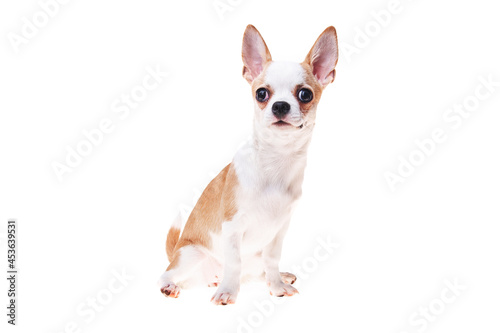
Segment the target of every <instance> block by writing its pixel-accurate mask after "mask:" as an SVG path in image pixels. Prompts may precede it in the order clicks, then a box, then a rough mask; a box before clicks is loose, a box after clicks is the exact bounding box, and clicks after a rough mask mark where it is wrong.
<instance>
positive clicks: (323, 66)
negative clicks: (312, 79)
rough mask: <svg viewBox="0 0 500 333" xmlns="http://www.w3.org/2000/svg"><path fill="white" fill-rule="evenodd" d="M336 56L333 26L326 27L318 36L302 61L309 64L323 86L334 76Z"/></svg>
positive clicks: (331, 80)
mask: <svg viewBox="0 0 500 333" xmlns="http://www.w3.org/2000/svg"><path fill="white" fill-rule="evenodd" d="M338 58H339V51H338V44H337V32H336V31H335V28H334V27H328V28H327V29H326V30H325V31H323V33H322V34H321V35H320V36H319V37H318V39H317V40H316V43H314V46H313V47H312V49H311V51H309V54H308V55H307V57H306V59H305V60H304V63H306V64H309V65H310V66H311V68H312V71H313V74H314V76H316V78H317V79H318V81H319V83H320V84H321V85H322V86H323V88H324V87H326V86H327V85H328V84H329V83H331V82H333V79H334V78H335V65H337V60H338Z"/></svg>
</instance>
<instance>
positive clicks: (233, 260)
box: [212, 221, 243, 305]
mask: <svg viewBox="0 0 500 333" xmlns="http://www.w3.org/2000/svg"><path fill="white" fill-rule="evenodd" d="M238 227H239V225H238V224H237V222H236V221H231V222H225V223H224V224H223V225H222V242H223V250H224V276H223V278H222V282H221V283H220V285H219V288H217V291H216V292H215V294H214V296H212V302H213V303H214V304H215V305H227V304H234V303H235V302H236V297H237V296H238V292H239V291H240V277H241V254H240V248H241V240H242V235H243V234H242V232H241V231H240V230H238Z"/></svg>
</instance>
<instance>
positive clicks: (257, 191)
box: [158, 25, 338, 305]
mask: <svg viewBox="0 0 500 333" xmlns="http://www.w3.org/2000/svg"><path fill="white" fill-rule="evenodd" d="M242 56H243V64H244V67H243V77H244V78H245V79H246V80H247V81H248V83H250V85H251V88H252V95H253V98H254V104H255V107H254V112H255V115H254V122H253V136H252V138H251V140H250V141H249V142H248V143H247V144H246V145H245V146H243V147H242V148H241V149H239V150H238V152H237V153H236V155H235V157H234V159H233V161H232V162H231V163H230V164H229V165H227V166H226V167H225V168H224V169H223V170H222V171H221V172H220V173H219V174H218V175H217V176H216V177H215V178H214V179H213V180H212V181H211V182H210V183H209V184H208V186H207V187H206V189H205V190H204V191H203V193H202V195H201V197H200V199H199V200H198V202H197V203H196V205H195V207H194V209H193V211H192V212H191V215H190V216H189V218H188V221H187V222H186V225H185V227H184V230H183V231H182V235H181V228H182V221H181V219H180V218H178V219H177V221H176V222H174V224H173V225H172V227H171V228H170V230H169V232H168V236H167V243H166V248H167V255H168V259H169V261H170V265H169V266H168V268H167V270H166V272H164V273H163V275H162V276H161V277H160V280H159V282H158V284H159V286H160V289H161V292H162V293H163V294H164V295H165V296H167V297H173V298H177V297H178V296H179V292H180V288H181V287H182V288H186V287H188V286H193V285H199V284H201V285H205V286H207V285H208V286H213V287H218V288H217V291H216V292H215V294H214V295H213V297H212V302H213V303H214V304H216V305H227V304H233V303H234V302H235V301H236V297H237V295H238V292H239V290H240V283H241V281H244V280H245V279H246V278H247V277H262V278H264V279H265V281H266V282H267V285H268V286H269V289H270V292H271V295H274V296H279V297H281V296H292V295H294V294H296V293H297V289H295V288H294V287H293V286H292V285H291V284H292V283H293V282H295V280H296V277H295V276H294V275H293V274H290V273H282V272H280V271H279V260H280V256H281V248H282V244H283V238H284V237H285V233H286V231H287V229H288V225H289V222H290V218H291V215H292V210H293V208H294V207H295V205H296V203H297V200H298V199H299V198H300V196H301V193H302V180H303V178H304V169H305V167H306V158H307V156H306V155H307V148H308V146H309V142H310V141H311V136H312V132H313V127H314V124H315V118H316V108H317V106H318V103H319V100H320V98H321V94H322V92H323V89H324V88H325V87H326V86H327V85H328V84H329V83H331V82H332V81H333V80H334V78H335V65H336V64H337V58H338V46H337V34H336V31H335V28H334V27H329V28H327V29H326V30H325V31H324V32H323V33H322V34H321V35H320V36H319V38H318V39H317V40H316V43H315V44H314V46H313V47H312V49H311V51H310V52H309V54H308V55H307V57H306V58H305V60H304V61H303V62H302V63H290V62H278V61H273V60H272V58H271V54H270V53H269V50H268V48H267V45H266V43H265V42H264V39H263V38H262V36H261V35H260V33H259V32H258V31H257V29H256V28H255V27H254V26H252V25H249V26H248V27H247V28H246V30H245V34H244V36H243V50H242Z"/></svg>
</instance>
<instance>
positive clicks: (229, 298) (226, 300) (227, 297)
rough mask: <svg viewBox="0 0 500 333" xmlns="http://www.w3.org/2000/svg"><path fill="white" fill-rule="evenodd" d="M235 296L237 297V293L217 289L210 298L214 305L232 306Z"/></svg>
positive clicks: (225, 289)
mask: <svg viewBox="0 0 500 333" xmlns="http://www.w3.org/2000/svg"><path fill="white" fill-rule="evenodd" d="M236 296H238V291H234V290H230V289H227V288H221V287H219V288H218V289H217V291H216V292H215V294H214V295H213V296H212V299H211V302H212V303H214V304H215V305H228V304H234V303H235V302H236Z"/></svg>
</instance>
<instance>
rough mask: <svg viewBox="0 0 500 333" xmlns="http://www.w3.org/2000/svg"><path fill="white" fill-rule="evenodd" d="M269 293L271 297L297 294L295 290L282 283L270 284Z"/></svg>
mask: <svg viewBox="0 0 500 333" xmlns="http://www.w3.org/2000/svg"><path fill="white" fill-rule="evenodd" d="M269 291H270V292H271V295H273V296H277V297H283V296H293V295H295V294H298V293H299V292H298V290H297V289H295V288H294V287H292V286H291V285H289V284H286V283H284V282H281V283H275V284H270V285H269Z"/></svg>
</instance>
